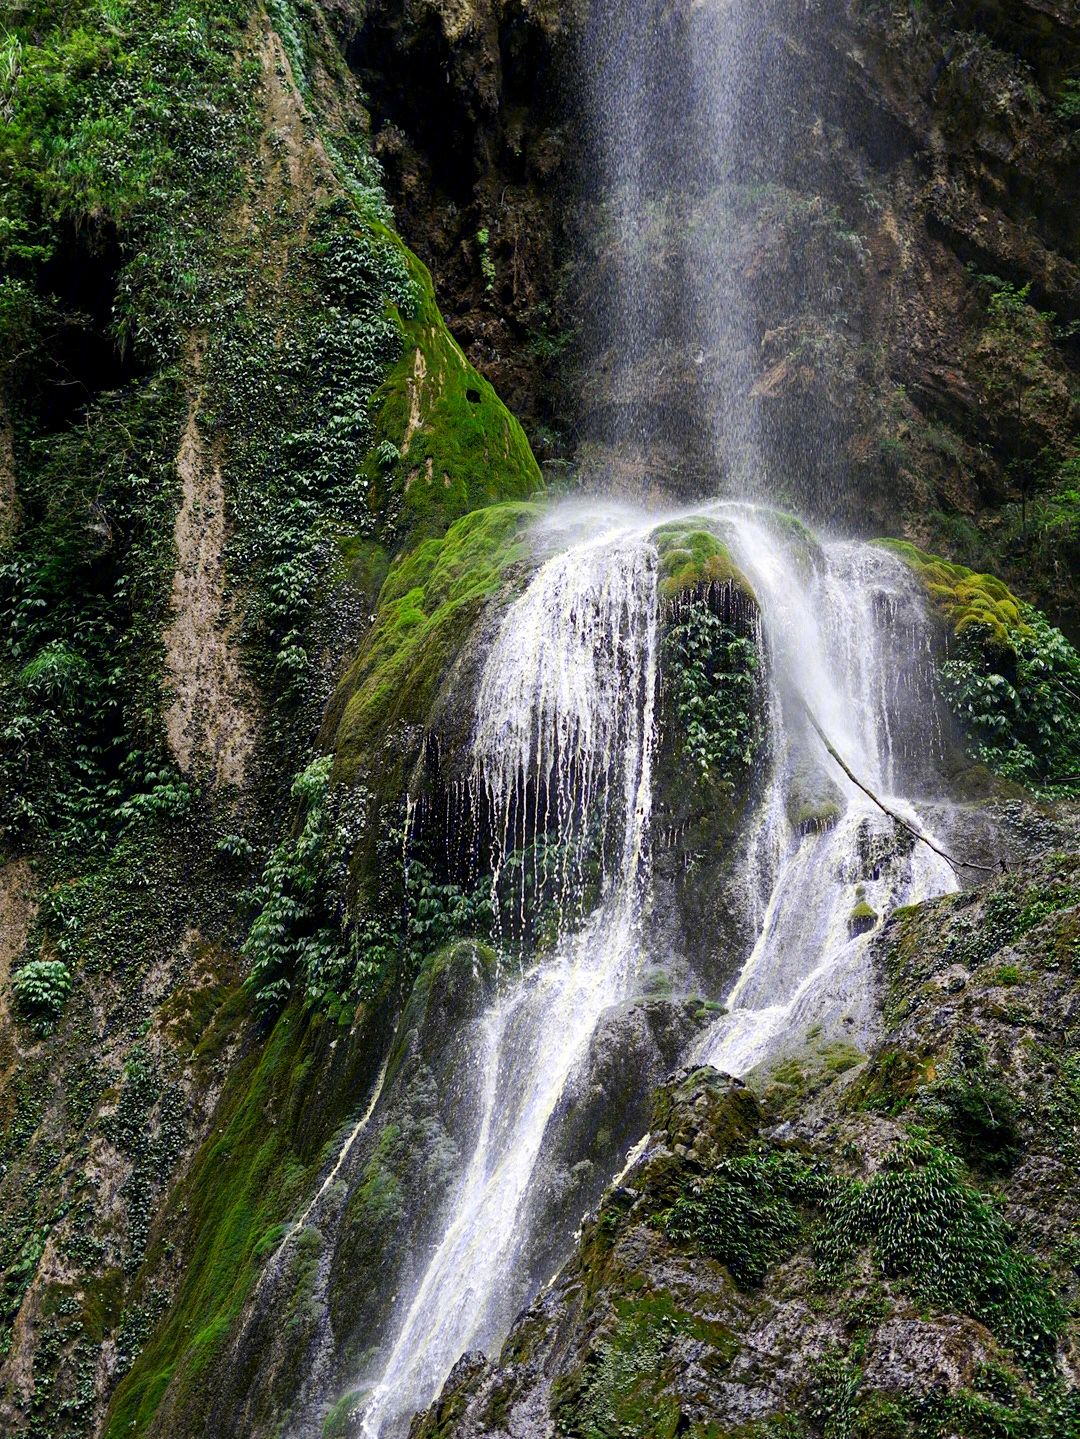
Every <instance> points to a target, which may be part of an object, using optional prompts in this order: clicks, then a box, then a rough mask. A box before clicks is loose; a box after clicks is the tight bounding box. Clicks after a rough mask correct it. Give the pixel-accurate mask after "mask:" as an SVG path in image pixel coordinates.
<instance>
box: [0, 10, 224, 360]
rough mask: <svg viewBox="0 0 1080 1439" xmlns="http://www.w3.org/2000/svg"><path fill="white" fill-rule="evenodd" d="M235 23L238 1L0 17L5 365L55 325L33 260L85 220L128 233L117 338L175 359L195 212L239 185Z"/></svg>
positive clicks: (192, 289) (186, 319)
mask: <svg viewBox="0 0 1080 1439" xmlns="http://www.w3.org/2000/svg"><path fill="white" fill-rule="evenodd" d="M246 21H247V13H246V11H245V10H244V7H242V6H239V5H237V4H236V3H235V0H147V3H143V0H139V3H130V0H120V3H115V4H114V3H108V0H78V3H76V4H75V5H74V6H70V5H69V6H64V7H60V8H57V7H55V6H53V5H52V4H51V3H49V0H32V3H29V4H26V5H22V6H20V7H19V9H18V11H17V12H15V13H14V14H13V15H12V17H11V23H10V24H9V28H8V29H7V31H6V32H5V40H4V48H3V52H2V56H0V118H2V119H3V121H4V123H3V124H2V125H0V185H2V187H3V193H4V206H3V210H4V220H3V223H2V224H0V268H2V269H3V271H4V272H5V276H6V284H5V296H4V301H5V302H4V303H3V304H2V305H0V326H2V328H0V357H2V358H3V360H4V361H6V362H7V363H9V364H10V363H13V362H14V361H20V362H21V361H23V360H24V359H25V358H26V351H27V348H28V341H29V340H30V338H31V337H32V336H40V335H41V334H42V333H43V332H44V330H45V328H46V326H47V325H48V324H50V322H51V321H53V320H55V318H56V316H57V314H58V311H57V308H56V306H55V305H54V304H53V302H52V301H51V299H50V296H49V291H48V280H47V278H45V270H44V267H45V265H46V264H47V262H48V261H49V260H50V259H51V258H52V256H53V255H54V254H55V253H56V252H57V250H58V247H59V246H60V245H61V243H62V242H63V240H64V238H65V236H66V235H69V234H71V233H72V232H75V231H78V230H80V229H82V228H83V227H84V226H88V227H90V229H91V234H93V233H94V232H97V233H99V234H100V233H103V232H106V231H107V230H108V227H110V226H111V227H114V229H122V230H123V231H124V233H125V234H127V235H129V236H130V238H131V242H132V243H131V248H130V250H129V252H128V258H129V259H130V260H131V264H130V265H129V267H128V268H127V270H126V271H125V275H124V277H123V280H122V283H121V287H120V292H119V295H118V300H117V307H116V326H117V333H118V336H119V338H120V339H121V341H122V342H123V343H130V344H133V345H135V347H136V348H137V349H138V350H139V351H140V353H143V354H146V355H148V356H151V355H152V356H154V357H156V358H161V357H162V356H163V355H167V354H175V352H176V347H177V345H178V342H179V335H180V329H181V327H182V326H184V325H185V324H186V323H190V322H192V321H193V320H194V319H195V317H196V315H197V313H198V307H199V303H200V299H201V298H202V296H201V293H200V289H199V281H198V275H199V273H200V262H199V252H200V250H201V247H202V225H203V222H204V219H205V216H206V214H207V213H208V212H211V211H213V212H217V211H219V210H220V208H221V206H222V205H223V204H224V203H225V201H226V200H227V199H228V198H229V197H230V196H231V195H232V194H234V193H235V191H236V188H237V184H238V179H239V174H238V169H237V159H238V155H239V153H240V152H241V149H242V147H243V146H244V145H245V144H246V143H248V142H249V139H250V135H251V132H252V121H253V109H252V105H251V88H252V87H251V79H252V77H251V74H250V71H247V72H245V67H244V66H243V64H242V62H241V61H240V60H239V59H238V53H239V48H240V47H239V44H238V41H239V38H240V34H241V30H242V27H243V25H244V24H245V23H246ZM62 318H63V323H64V324H66V325H68V326H71V327H78V326H79V325H80V323H81V321H80V317H79V316H78V314H77V313H72V312H70V311H69V312H66V313H65V314H64V315H63V317H62Z"/></svg>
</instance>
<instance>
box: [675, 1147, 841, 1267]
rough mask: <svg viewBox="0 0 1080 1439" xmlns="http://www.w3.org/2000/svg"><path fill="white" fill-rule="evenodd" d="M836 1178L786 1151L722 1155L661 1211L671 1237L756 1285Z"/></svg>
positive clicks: (785, 1250) (796, 1237)
mask: <svg viewBox="0 0 1080 1439" xmlns="http://www.w3.org/2000/svg"><path fill="white" fill-rule="evenodd" d="M832 1185H833V1181H831V1180H830V1179H829V1177H828V1176H827V1175H825V1174H823V1173H822V1171H820V1170H818V1169H815V1168H811V1167H810V1166H809V1165H807V1163H806V1162H805V1160H803V1159H802V1157H801V1156H800V1155H798V1154H795V1153H789V1152H787V1151H768V1150H764V1151H760V1152H757V1153H750V1154H744V1155H734V1156H731V1157H728V1158H725V1159H721V1160H720V1162H719V1164H717V1166H716V1167H715V1169H714V1170H713V1171H712V1173H711V1174H710V1175H709V1177H708V1178H707V1179H706V1180H705V1181H704V1182H703V1183H702V1184H701V1185H700V1186H698V1188H697V1191H696V1192H695V1193H693V1194H688V1195H684V1196H682V1197H681V1198H680V1199H678V1200H677V1201H676V1203H675V1204H674V1205H673V1206H672V1208H671V1209H670V1210H669V1211H668V1212H667V1213H666V1214H665V1215H664V1216H663V1225H664V1230H665V1232H666V1233H667V1235H668V1237H669V1238H671V1239H674V1240H676V1241H677V1242H680V1243H692V1244H694V1245H696V1246H697V1247H698V1248H700V1249H701V1250H702V1251H703V1252H704V1253H706V1254H708V1255H710V1256H711V1257H712V1258H713V1259H716V1260H718V1261H719V1262H720V1263H721V1264H723V1265H725V1266H726V1267H727V1269H728V1270H729V1271H730V1273H731V1277H732V1278H733V1279H734V1280H735V1282H736V1284H738V1285H740V1286H743V1287H755V1286H757V1285H760V1284H762V1283H763V1282H764V1279H765V1275H766V1274H767V1272H768V1270H769V1269H770V1268H771V1267H772V1266H773V1265H774V1264H777V1263H779V1262H780V1260H782V1259H786V1258H787V1256H788V1255H789V1254H791V1253H792V1252H793V1251H794V1249H795V1247H796V1245H797V1244H798V1242H799V1240H800V1239H801V1238H802V1235H803V1232H804V1212H805V1208H806V1206H807V1205H811V1204H820V1203H822V1202H823V1201H824V1200H825V1199H826V1198H827V1197H828V1195H829V1193H830V1192H831V1188H832Z"/></svg>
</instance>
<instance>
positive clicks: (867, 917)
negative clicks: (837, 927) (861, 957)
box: [848, 899, 878, 935]
mask: <svg viewBox="0 0 1080 1439" xmlns="http://www.w3.org/2000/svg"><path fill="white" fill-rule="evenodd" d="M877 922H878V913H877V910H876V909H874V907H873V906H872V905H869V904H867V902H866V900H865V899H860V900H859V902H858V904H856V905H855V907H854V909H852V911H851V913H850V914H849V915H848V929H849V931H850V932H851V934H852V935H857V934H867V933H868V932H869V931H870V930H872V929H873V927H874V925H875V924H877Z"/></svg>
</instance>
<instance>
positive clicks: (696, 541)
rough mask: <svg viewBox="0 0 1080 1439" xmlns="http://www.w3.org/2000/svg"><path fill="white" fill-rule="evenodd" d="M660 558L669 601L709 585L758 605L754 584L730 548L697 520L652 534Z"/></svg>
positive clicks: (663, 527) (663, 587) (664, 592)
mask: <svg viewBox="0 0 1080 1439" xmlns="http://www.w3.org/2000/svg"><path fill="white" fill-rule="evenodd" d="M652 540H653V543H654V544H655V545H656V549H657V553H658V554H659V556H660V593H661V595H662V596H663V597H664V598H665V599H668V600H673V599H676V598H677V597H679V596H680V595H685V594H687V593H688V592H690V591H693V590H700V589H703V588H706V587H708V586H709V585H730V586H732V587H733V588H734V589H736V590H738V591H739V592H740V593H741V594H742V595H743V596H744V597H745V598H746V599H747V600H749V601H750V602H751V603H752V604H754V605H756V600H755V598H754V591H753V589H752V587H751V585H750V581H749V580H748V579H747V578H746V576H745V575H744V574H743V572H742V571H741V570H740V569H739V567H738V565H736V563H735V561H734V560H733V559H732V557H731V552H730V550H729V549H728V547H727V546H726V545H725V544H724V543H723V542H722V541H721V540H719V539H718V538H717V537H716V535H714V534H713V533H712V531H711V530H708V529H704V528H702V527H701V526H700V525H699V524H698V523H696V522H695V521H693V520H675V521H673V522H672V523H671V524H668V525H661V526H660V528H659V529H657V530H654V531H653V533H652Z"/></svg>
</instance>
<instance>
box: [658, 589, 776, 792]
mask: <svg viewBox="0 0 1080 1439" xmlns="http://www.w3.org/2000/svg"><path fill="white" fill-rule="evenodd" d="M664 660H665V663H666V674H667V676H668V678H669V682H670V684H671V686H672V690H673V693H674V699H675V710H676V713H677V715H678V718H679V726H680V729H679V740H680V743H681V744H682V747H683V749H684V751H685V753H686V754H687V755H688V756H689V758H690V759H691V761H692V762H693V763H694V765H696V767H697V769H698V770H699V772H700V773H701V774H702V776H703V777H709V776H715V777H717V778H719V779H721V780H722V781H724V782H726V783H732V782H733V781H734V780H735V778H736V776H737V775H738V773H739V771H740V770H741V769H745V768H746V767H747V766H749V765H750V764H752V763H753V761H754V757H755V755H756V753H757V749H758V745H759V743H760V739H761V731H760V718H759V711H760V706H759V704H758V696H759V684H758V667H759V659H758V652H757V646H756V645H755V644H754V642H753V640H751V639H747V638H746V637H745V636H743V635H740V634H738V633H736V631H735V630H734V629H733V628H732V626H731V625H730V624H728V623H727V622H726V621H725V620H723V619H722V618H721V617H720V616H719V615H717V614H716V613H715V612H714V610H713V609H712V607H711V606H710V604H709V602H708V600H707V599H706V598H704V597H702V596H699V595H692V596H691V597H690V598H689V599H686V600H681V601H680V602H679V604H678V606H677V608H676V611H675V618H674V622H673V623H672V624H671V626H670V627H669V629H668V631H667V634H666V635H665V637H664Z"/></svg>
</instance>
